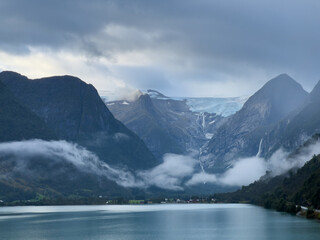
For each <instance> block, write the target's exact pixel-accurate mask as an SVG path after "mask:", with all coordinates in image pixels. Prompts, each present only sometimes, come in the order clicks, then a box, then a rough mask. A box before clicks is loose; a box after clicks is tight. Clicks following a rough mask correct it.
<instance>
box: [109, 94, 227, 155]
mask: <svg viewBox="0 0 320 240" xmlns="http://www.w3.org/2000/svg"><path fill="white" fill-rule="evenodd" d="M106 104H107V106H108V108H109V109H110V111H111V112H112V113H113V114H114V116H115V117H116V118H117V119H119V120H120V121H121V122H123V123H124V124H125V125H126V126H127V127H128V128H129V129H131V130H132V131H133V132H135V133H136V134H137V135H138V136H139V137H141V138H142V139H143V140H144V142H145V143H146V145H147V146H148V148H149V149H150V150H151V151H152V153H153V154H154V155H155V156H156V157H157V158H159V159H160V158H162V156H163V155H164V154H165V153H177V154H186V153H190V152H194V151H195V152H197V153H198V152H199V149H200V148H201V146H202V145H203V144H204V143H206V142H207V141H208V138H210V137H211V135H212V132H213V131H214V130H215V129H216V128H217V126H219V122H220V121H221V120H222V117H221V116H218V115H216V114H210V113H200V112H193V111H190V108H189V106H188V105H187V104H186V101H185V100H183V101H182V100H175V99H172V98H169V97H167V96H165V95H163V94H161V93H160V92H158V91H155V90H148V91H147V93H145V94H142V95H140V97H139V98H138V99H137V100H135V101H113V102H106Z"/></svg>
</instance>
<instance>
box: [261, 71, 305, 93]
mask: <svg viewBox="0 0 320 240" xmlns="http://www.w3.org/2000/svg"><path fill="white" fill-rule="evenodd" d="M294 85H295V86H296V87H299V88H301V89H302V86H301V85H300V84H299V83H298V82H297V81H296V80H294V79H293V78H292V77H290V76H289V75H288V74H286V73H282V74H280V75H278V76H276V77H275V78H272V79H271V80H269V81H268V82H267V83H266V84H265V85H264V86H263V87H262V88H264V87H287V86H294Z"/></svg>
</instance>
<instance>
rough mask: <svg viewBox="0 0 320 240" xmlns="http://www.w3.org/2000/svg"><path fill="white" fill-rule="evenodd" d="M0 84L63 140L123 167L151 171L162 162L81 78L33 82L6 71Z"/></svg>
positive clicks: (52, 78)
mask: <svg viewBox="0 0 320 240" xmlns="http://www.w3.org/2000/svg"><path fill="white" fill-rule="evenodd" d="M0 81H1V82H2V83H3V84H5V85H6V86H7V87H8V88H9V89H10V90H11V92H12V93H13V95H14V97H15V98H16V99H17V100H18V102H19V104H21V105H22V106H24V107H26V108H28V109H30V110H31V112H33V113H34V114H35V115H37V116H38V118H40V119H41V120H42V121H43V122H44V123H45V124H46V126H47V127H48V128H49V129H52V130H53V131H54V133H55V134H56V135H57V137H58V138H59V139H63V140H67V141H71V142H75V143H78V144H80V145H81V146H84V147H86V148H87V149H88V150H90V151H92V152H94V153H96V154H97V155H98V156H99V157H100V158H101V159H102V160H103V161H105V162H107V163H109V164H112V165H117V166H119V167H129V168H130V169H147V168H150V167H153V166H155V165H156V164H157V163H158V161H157V160H156V159H155V157H154V156H153V155H152V153H151V152H150V151H149V150H148V148H147V147H146V146H145V144H144V143H143V141H142V140H141V139H140V138H139V137H138V136H137V135H136V134H134V133H133V132H132V131H130V130H129V129H127V128H126V127H125V126H124V125H123V124H122V123H121V122H119V121H118V120H116V119H115V118H114V117H113V115H112V114H111V112H110V111H109V110H108V108H107V107H106V106H105V104H104V103H103V102H102V100H101V98H100V97H99V95H98V93H97V91H96V89H95V88H94V87H93V86H92V85H89V84H86V83H84V82H83V81H81V80H80V79H79V78H76V77H72V76H58V77H49V78H41V79H36V80H29V79H28V78H26V77H24V76H22V75H20V74H18V73H14V72H8V71H6V72H1V73H0Z"/></svg>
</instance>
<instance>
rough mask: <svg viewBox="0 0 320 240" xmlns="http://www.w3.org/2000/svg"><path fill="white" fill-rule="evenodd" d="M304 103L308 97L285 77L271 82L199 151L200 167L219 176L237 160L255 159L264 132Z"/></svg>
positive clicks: (289, 78) (294, 82) (293, 81)
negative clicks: (219, 173) (200, 154)
mask: <svg viewBox="0 0 320 240" xmlns="http://www.w3.org/2000/svg"><path fill="white" fill-rule="evenodd" d="M307 100H308V93H307V92H306V91H305V90H303V88H302V87H301V85H300V84H299V83H297V82H296V81H295V80H293V79H292V78H291V77H289V76H288V75H286V74H281V75H279V76H277V77H276V78H273V79H271V80H270V81H268V82H267V83H266V84H265V85H264V86H263V87H262V88H261V89H260V90H258V91H257V92H256V93H255V94H254V95H252V96H251V97H250V98H249V99H248V100H247V101H246V102H245V104H244V106H243V107H242V108H241V110H240V111H238V112H237V113H235V114H234V115H232V116H230V117H228V119H227V120H226V121H225V123H224V124H223V125H222V126H221V127H220V128H219V129H218V130H217V131H216V133H215V134H214V135H213V137H212V139H211V140H210V142H209V143H208V145H207V146H206V147H205V148H203V151H202V156H201V161H202V162H203V166H204V167H205V169H206V170H208V171H213V172H214V171H218V172H219V171H223V170H224V169H225V168H226V167H227V166H229V165H230V164H231V163H232V161H233V160H235V159H237V158H240V157H248V156H254V155H256V154H257V153H258V152H259V145H261V144H260V143H261V139H262V138H263V137H264V136H265V134H266V132H267V130H268V129H269V128H271V127H272V126H273V125H275V124H277V123H278V122H279V121H280V120H282V119H283V118H285V117H286V116H288V115H289V114H290V113H292V112H293V111H294V110H296V109H298V108H299V107H301V106H303V104H305V103H306V101H307Z"/></svg>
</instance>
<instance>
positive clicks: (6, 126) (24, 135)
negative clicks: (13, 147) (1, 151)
mask: <svg viewBox="0 0 320 240" xmlns="http://www.w3.org/2000/svg"><path fill="white" fill-rule="evenodd" d="M32 138H42V139H47V140H49V139H55V138H56V136H55V134H54V133H53V131H51V130H50V129H49V128H48V127H47V126H46V124H45V123H44V122H43V121H42V120H41V119H40V118H39V117H38V116H37V115H36V114H34V113H33V112H31V111H30V110H29V109H27V108H26V107H23V106H22V105H21V104H19V103H18V102H17V100H16V99H15V97H14V96H13V94H12V93H11V92H10V90H9V89H8V88H7V87H6V86H5V85H4V84H3V83H1V82H0V142H6V141H19V140H25V139H32Z"/></svg>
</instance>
